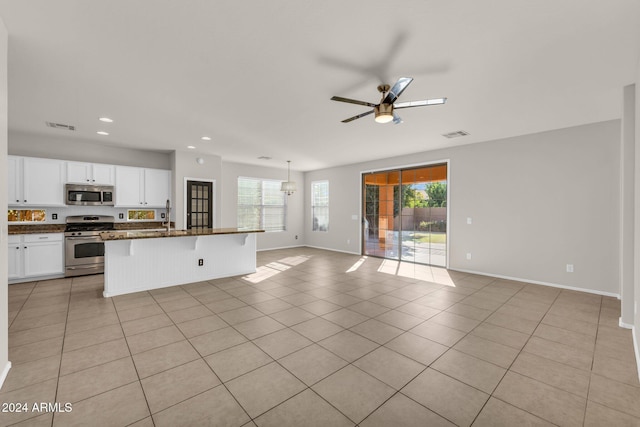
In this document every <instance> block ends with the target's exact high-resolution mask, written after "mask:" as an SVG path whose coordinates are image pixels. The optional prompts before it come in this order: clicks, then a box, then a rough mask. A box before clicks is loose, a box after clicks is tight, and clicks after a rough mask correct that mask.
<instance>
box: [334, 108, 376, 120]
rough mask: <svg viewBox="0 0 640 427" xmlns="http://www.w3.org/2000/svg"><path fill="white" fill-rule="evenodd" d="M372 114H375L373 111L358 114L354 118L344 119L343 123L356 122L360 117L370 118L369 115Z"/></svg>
mask: <svg viewBox="0 0 640 427" xmlns="http://www.w3.org/2000/svg"><path fill="white" fill-rule="evenodd" d="M372 113H373V110H371V111H367V112H366V113H362V114H358V115H357V116H353V117H349V118H348V119H344V120H343V121H342V123H349V122H352V121H354V120H356V119H359V118H360V117H364V116H368V115H369V114H372Z"/></svg>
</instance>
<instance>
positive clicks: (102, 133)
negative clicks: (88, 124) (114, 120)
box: [96, 130, 109, 135]
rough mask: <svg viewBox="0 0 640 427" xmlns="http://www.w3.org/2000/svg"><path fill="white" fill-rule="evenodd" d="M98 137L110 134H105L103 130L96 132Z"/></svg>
mask: <svg viewBox="0 0 640 427" xmlns="http://www.w3.org/2000/svg"><path fill="white" fill-rule="evenodd" d="M96 133H97V134H98V135H109V132H105V131H102V130H99V131H98V132H96Z"/></svg>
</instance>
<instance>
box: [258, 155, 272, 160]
mask: <svg viewBox="0 0 640 427" xmlns="http://www.w3.org/2000/svg"><path fill="white" fill-rule="evenodd" d="M258 160H271V157H269V156H260V157H258Z"/></svg>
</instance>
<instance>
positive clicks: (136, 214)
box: [127, 209, 156, 221]
mask: <svg viewBox="0 0 640 427" xmlns="http://www.w3.org/2000/svg"><path fill="white" fill-rule="evenodd" d="M127 219H128V220H129V221H155V219H156V211H155V210H134V209H129V210H127Z"/></svg>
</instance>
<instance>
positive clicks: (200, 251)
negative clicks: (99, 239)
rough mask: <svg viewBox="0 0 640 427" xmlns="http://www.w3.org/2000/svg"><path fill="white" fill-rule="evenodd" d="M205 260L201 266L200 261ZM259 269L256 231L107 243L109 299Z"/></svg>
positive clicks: (106, 284) (106, 273) (105, 288)
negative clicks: (257, 264) (257, 267)
mask: <svg viewBox="0 0 640 427" xmlns="http://www.w3.org/2000/svg"><path fill="white" fill-rule="evenodd" d="M199 259H202V260H203V264H204V265H202V266H199V265H198V260H199ZM255 271H256V235H255V234H254V233H242V234H224V235H204V236H186V237H164V238H156V239H133V240H110V241H106V242H105V267H104V293H103V295H104V296H105V297H112V296H115V295H122V294H128V293H133V292H140V291H146V290H151V289H158V288H165V287H168V286H175V285H182V284H186V283H193V282H201V281H204V280H211V279H218V278H221V277H230V276H238V275H243V274H250V273H254V272H255Z"/></svg>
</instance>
